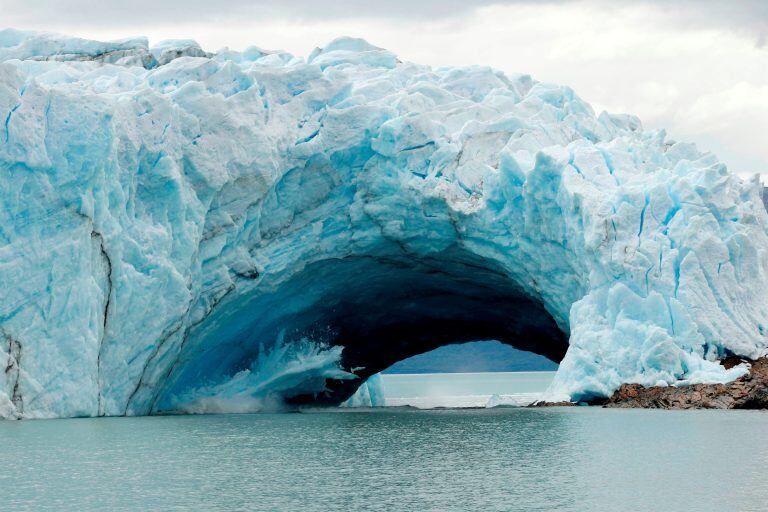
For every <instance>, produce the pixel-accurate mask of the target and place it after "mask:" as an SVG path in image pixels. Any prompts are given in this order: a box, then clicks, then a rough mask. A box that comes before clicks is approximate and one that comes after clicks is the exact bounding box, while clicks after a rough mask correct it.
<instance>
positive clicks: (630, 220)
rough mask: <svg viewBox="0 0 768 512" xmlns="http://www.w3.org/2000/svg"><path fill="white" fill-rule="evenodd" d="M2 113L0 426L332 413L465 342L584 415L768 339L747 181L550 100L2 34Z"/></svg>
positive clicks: (398, 67) (143, 46)
mask: <svg viewBox="0 0 768 512" xmlns="http://www.w3.org/2000/svg"><path fill="white" fill-rule="evenodd" d="M0 115H2V118H3V120H4V125H3V127H2V128H1V129H0V173H1V177H0V283H2V285H3V294H2V300H1V301H0V364H4V365H5V366H4V367H5V368H6V370H5V371H4V372H3V373H2V374H0V416H4V417H61V416H95V415H122V414H148V413H153V412H173V411H187V412H208V411H218V410H256V409H260V408H264V407H270V406H272V405H274V404H282V403H284V402H286V401H287V402H289V403H306V402H313V401H316V402H319V403H338V402H341V401H343V400H345V399H347V398H348V397H350V396H352V394H353V393H354V392H355V390H356V388H357V387H358V386H359V385H360V383H361V382H363V381H364V380H365V379H366V378H368V377H370V376H371V375H375V374H376V373H377V372H378V371H380V370H382V369H384V368H386V367H387V366H388V365H389V364H391V363H393V362H395V361H397V360H399V359H403V358H405V357H408V356H410V355H414V354H416V353H419V352H423V351H426V350H429V349H431V348H435V347H436V346H439V345H441V344H445V343H452V342H460V341H471V340H476V339H499V340H501V341H503V342H505V343H510V344H512V345H514V346H516V347H518V348H521V349H524V350H531V351H534V352H537V353H540V354H544V355H547V356H548V357H551V358H553V359H560V358H563V359H562V362H561V365H560V369H559V371H558V374H557V376H556V378H555V381H554V383H553V385H552V388H551V389H550V391H549V398H551V399H563V398H570V399H574V400H578V399H583V398H589V397H595V396H605V395H607V394H610V393H611V392H612V391H613V390H614V389H616V388H617V387H618V386H619V385H620V384H621V383H624V382H639V383H643V384H647V385H653V384H669V385H671V384H677V383H686V382H722V381H727V380H730V379H733V378H735V377H736V376H738V375H740V374H741V373H743V372H744V371H745V370H744V369H743V368H740V367H737V368H735V369H732V370H725V369H724V368H723V367H722V366H721V365H719V363H718V360H719V359H720V358H722V357H723V356H725V355H727V354H738V355H741V356H746V357H751V358H755V357H758V356H761V355H763V354H765V353H766V350H767V348H768V332H766V329H768V291H767V290H766V286H765V283H766V272H767V271H768V268H767V266H768V258H767V257H766V250H768V237H767V236H766V227H767V226H768V216H767V215H766V212H765V210H764V209H763V207H762V203H761V195H760V187H759V183H758V181H757V179H754V180H752V181H750V182H746V183H745V182H742V181H741V180H740V179H739V178H737V177H735V176H733V175H730V174H729V173H728V172H727V170H726V167H725V166H724V165H722V164H720V163H718V161H717V160H716V158H715V157H714V156H713V155H711V154H708V153H700V152H699V151H698V150H697V149H696V148H695V146H693V145H692V144H687V143H675V142H672V141H668V140H667V139H666V137H665V134H664V132H663V131H656V132H648V131H644V130H643V129H642V127H641V125H640V122H639V121H638V120H637V119H636V118H634V117H632V116H628V115H609V114H606V113H603V114H601V115H600V116H599V117H596V116H595V115H594V113H593V111H592V109H591V108H590V106H589V105H587V104H586V103H585V102H583V101H582V100H580V99H579V98H578V97H577V96H576V95H575V94H574V93H573V91H572V90H571V89H569V88H567V87H560V86H555V85H549V84H543V83H540V82H537V81H535V80H533V79H531V78H530V77H529V76H526V75H516V76H506V75H504V74H502V73H500V72H498V71H494V70H492V69H489V68H484V67H468V68H441V69H432V68H430V67H427V66H421V65H416V64H412V63H404V62H401V61H399V60H398V59H397V58H396V56H395V55H393V54H392V53H390V52H388V51H386V50H383V49H380V48H377V47H374V46H372V45H370V44H368V43H366V42H365V41H362V40H357V39H350V38H342V39H338V40H335V41H333V42H331V43H330V44H329V45H328V46H326V47H325V48H323V49H318V50H316V51H315V52H313V53H312V54H311V55H310V56H309V57H308V58H307V59H302V58H298V57H295V56H292V55H289V54H287V53H284V52H268V51H264V50H260V49H258V48H248V49H246V50H245V51H243V52H234V51H230V50H222V51H220V52H218V53H217V54H215V55H213V54H208V53H205V52H203V51H202V50H201V49H200V48H199V46H198V45H197V44H196V43H194V42H193V41H168V42H164V43H162V44H159V45H157V46H154V47H149V45H148V43H147V41H146V40H144V39H132V40H125V41H118V42H113V43H102V42H94V41H86V40H82V39H75V38H67V37H64V36H55V35H50V34H39V33H31V32H22V31H16V30H6V31H0ZM371 389H372V390H373V389H375V386H373V387H371ZM374 394H375V393H374ZM369 395H370V393H369ZM357 396H360V395H359V394H358V395H357Z"/></svg>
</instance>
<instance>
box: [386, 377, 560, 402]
mask: <svg viewBox="0 0 768 512" xmlns="http://www.w3.org/2000/svg"><path fill="white" fill-rule="evenodd" d="M554 376H555V372H496V373H425V374H400V375H398V374H386V373H385V374H382V376H381V377H382V381H383V385H384V395H385V397H386V404H387V405H390V406H392V405H394V406H400V405H410V406H413V407H418V408H420V409H431V408H435V407H493V406H499V405H511V406H520V405H527V404H530V403H531V402H534V401H536V400H538V399H539V398H540V397H541V395H542V393H544V391H546V389H547V387H548V386H549V384H550V383H551V382H552V379H553V378H554Z"/></svg>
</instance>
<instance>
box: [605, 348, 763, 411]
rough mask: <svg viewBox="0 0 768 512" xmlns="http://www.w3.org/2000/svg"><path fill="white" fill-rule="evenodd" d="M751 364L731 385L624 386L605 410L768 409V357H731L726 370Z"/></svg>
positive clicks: (606, 404) (724, 362)
mask: <svg viewBox="0 0 768 512" xmlns="http://www.w3.org/2000/svg"><path fill="white" fill-rule="evenodd" d="M743 362H749V363H751V368H750V371H749V373H748V374H747V375H744V376H742V377H740V378H738V379H737V380H735V381H734V382H730V383H728V384H695V385H692V386H679V387H675V386H670V387H647V388H646V387H644V386H641V385H640V384H623V385H622V386H621V387H620V388H619V389H617V390H616V391H615V392H614V393H613V395H612V396H611V397H610V398H609V399H608V400H607V401H606V402H605V403H604V407H619V408H631V407H642V408H649V409H768V357H762V358H760V359H757V360H755V361H747V360H745V359H743V358H738V357H729V358H727V359H725V360H723V361H722V364H723V366H725V367H726V368H733V367H734V366H736V365H737V364H741V363H743Z"/></svg>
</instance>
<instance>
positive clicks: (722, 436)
mask: <svg viewBox="0 0 768 512" xmlns="http://www.w3.org/2000/svg"><path fill="white" fill-rule="evenodd" d="M0 441H1V443H0V460H2V463H3V466H4V467H3V469H2V471H0V489H1V490H2V495H1V497H0V509H1V510H9V511H10V510H13V511H16V510H57V511H58V510H84V511H91V510H93V511H95V510H301V511H305V512H311V511H323V512H325V511H337V510H343V511H346V510H382V511H383V510H387V511H390V510H407V511H411V510H415V511H426V510H434V511H454V510H455V511H473V510H483V511H486V510H490V511H524V510H525V511H530V510H535V511H538V510H540V511H552V510H567V511H579V512H582V511H612V512H613V511H764V510H766V507H767V506H768V505H766V504H767V503H768V484H766V483H765V472H766V468H767V467H768V414H767V413H762V412H748V411H646V410H608V409H600V408H586V407H570V408H555V409H524V408H493V409H449V410H417V409H413V408H404V407H394V408H383V409H375V410H370V409H360V410H355V409H347V410H343V409H333V410H327V411H323V412H305V413H298V414H255V415H229V416H175V417H149V418H100V419H74V420H49V421H21V422H0Z"/></svg>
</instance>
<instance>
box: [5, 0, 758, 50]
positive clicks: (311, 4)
mask: <svg viewBox="0 0 768 512" xmlns="http://www.w3.org/2000/svg"><path fill="white" fill-rule="evenodd" d="M554 3H571V4H573V3H576V4H578V3H583V4H591V5H595V4H603V5H604V6H605V8H606V9H612V8H621V7H631V6H637V5H638V4H643V5H646V6H651V7H653V8H655V9H658V10H661V11H662V12H664V13H665V14H667V15H668V16H667V18H668V19H669V20H671V21H673V22H674V23H675V24H676V25H678V26H681V27H691V28H700V27H712V28H721V29H722V28H725V29H728V30H733V31H744V32H746V33H749V34H750V35H752V36H754V37H755V38H756V44H764V43H765V40H766V37H767V34H768V2H766V1H764V0H735V1H730V2H723V1H721V0H666V1H665V0H635V1H630V0H613V1H609V0H473V1H467V0H415V1H414V0H388V1H381V0H375V1H361V0H330V1H329V0H288V1H284V2H278V1H275V0H217V1H211V0H133V1H130V2H107V1H104V0H35V1H34V2H30V1H29V0H0V12H2V13H3V17H2V20H0V23H2V24H3V25H7V26H16V27H19V28H23V27H24V26H29V25H35V26H40V25H45V24H52V25H54V24H55V25H56V26H62V25H65V26H72V27H73V28H77V27H87V26H91V27H92V26H94V24H98V25H100V26H103V27H112V28H119V27H140V26H142V25H145V26H147V25H156V24H161V23H162V24H167V23H198V22H206V23H208V22H211V21H215V22H220V23H236V24H242V23H252V22H269V21H272V20H281V21H284V20H290V21H299V22H307V21H311V20H318V21H324V20H329V19H336V20H338V19H356V18H359V19H365V18H369V19H370V18H374V19H379V20H382V21H387V20H388V21H392V22H403V21H409V20H410V21H414V22H424V21H429V20H440V19H451V18H460V17H462V16H467V15H470V14H471V13H472V12H473V11H475V10H477V9H478V8H481V7H484V6H488V5H514V4H528V5H530V4H539V5H542V4H554Z"/></svg>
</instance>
